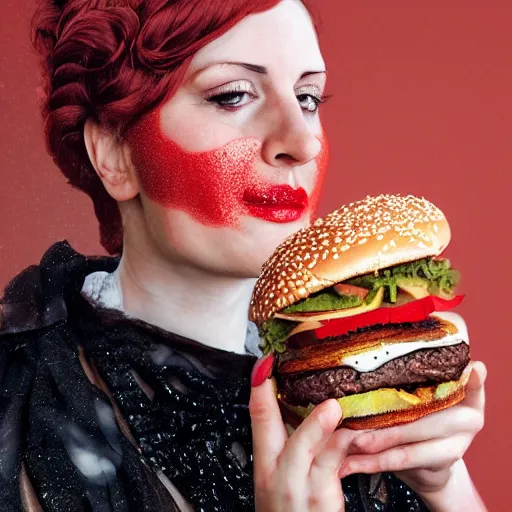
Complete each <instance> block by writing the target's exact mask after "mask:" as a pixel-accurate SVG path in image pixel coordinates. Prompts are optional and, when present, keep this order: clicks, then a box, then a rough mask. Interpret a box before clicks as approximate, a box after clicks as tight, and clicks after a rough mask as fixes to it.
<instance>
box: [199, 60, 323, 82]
mask: <svg viewBox="0 0 512 512" xmlns="http://www.w3.org/2000/svg"><path fill="white" fill-rule="evenodd" d="M226 64H227V65H229V66H240V67H242V68H245V69H248V70H249V71H254V72H255V73H260V74H262V75H266V74H268V69H267V68H266V67H265V66H259V65H258V64H249V63H248V62H237V61H223V62H212V63H210V64H208V65H206V66H204V67H203V68H201V69H199V70H198V71H196V72H195V73H194V75H196V76H197V75H198V74H199V73H202V72H203V71H206V70H207V69H209V68H210V67H213V66H219V65H226ZM319 73H327V71H326V70H325V69H322V70H318V71H305V72H304V73H302V75H300V79H302V78H304V77H306V76H308V75H316V74H319Z"/></svg>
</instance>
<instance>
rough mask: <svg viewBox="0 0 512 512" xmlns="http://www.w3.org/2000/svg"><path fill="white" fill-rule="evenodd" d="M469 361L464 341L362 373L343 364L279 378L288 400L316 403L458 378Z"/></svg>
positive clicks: (410, 355)
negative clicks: (384, 389)
mask: <svg viewBox="0 0 512 512" xmlns="http://www.w3.org/2000/svg"><path fill="white" fill-rule="evenodd" d="M469 360H470V357H469V347H468V345H467V344H466V343H460V344H458V345H453V346H451V347H441V348H431V349H423V350H418V351H416V352H412V353H411V354H407V355H405V356H402V357H398V358H396V359H393V360H392V361H389V362H388V363H386V364H384V365H382V366H381V367H379V368H377V369H376V370H374V371H372V372H358V371H357V370H354V369H353V368H349V367H347V366H343V367H339V368H332V369H329V370H322V371H315V372H303V373H296V374H291V375H285V376H278V377H277V378H278V379H279V389H280V390H281V393H282V395H283V398H284V400H285V401H286V402H288V403H289V404H293V405H309V404H310V403H311V404H315V405H316V404H319V403H320V402H323V401H324V400H327V399H328V398H341V397H343V396H347V395H353V394H356V393H365V392H367V391H373V390H375V389H379V388H394V387H402V388H407V387H410V386H412V385H415V386H414V387H417V386H418V385H420V384H422V385H431V384H437V383H441V382H448V381H450V380H457V379H459V378H460V376H461V374H462V371H463V370H464V368H465V367H466V366H467V364H468V363H469Z"/></svg>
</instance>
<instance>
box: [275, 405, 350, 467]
mask: <svg viewBox="0 0 512 512" xmlns="http://www.w3.org/2000/svg"><path fill="white" fill-rule="evenodd" d="M340 420H341V408H340V406H339V404H338V402H336V400H327V401H325V402H323V403H321V404H320V405H317V406H316V407H315V408H314V409H313V411H312V412H311V414H310V415H309V416H308V417H307V418H306V419H305V420H304V421H303V422H302V423H301V424H300V425H299V426H298V428H297V430H295V432H294V433H293V435H292V436H290V439H289V440H288V442H287V443H286V448H285V450H284V451H283V453H282V455H281V457H280V463H281V464H283V466H286V467H289V468H290V469H291V470H292V471H293V472H294V473H295V472H302V473H304V474H305V475H307V474H308V472H309V468H310V467H311V463H312V461H313V459H314V458H315V456H316V455H317V454H318V453H319V451H320V450H322V449H323V447H324V445H325V444H326V443H327V441H328V440H329V438H330V437H331V435H332V433H333V432H334V430H335V429H336V427H337V426H338V424H339V422H340Z"/></svg>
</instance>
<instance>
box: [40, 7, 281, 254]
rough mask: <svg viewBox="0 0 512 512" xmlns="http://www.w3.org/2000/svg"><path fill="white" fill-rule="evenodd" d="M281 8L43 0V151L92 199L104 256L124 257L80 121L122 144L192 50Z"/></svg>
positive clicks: (169, 88) (176, 80)
mask: <svg viewBox="0 0 512 512" xmlns="http://www.w3.org/2000/svg"><path fill="white" fill-rule="evenodd" d="M279 1H280V0H42V2H41V4H40V6H39V8H38V10H37V12H36V13H35V15H34V18H33V21H32V42H33V44H34V46H35V48H36V49H37V50H38V52H39V53H40V55H41V57H42V59H41V61H42V78H43V84H42V91H43V94H42V95H41V96H42V113H43V120H44V132H45V139H46V144H47V148H48V151H49V153H50V155H51V156H52V158H53V159H54V161H55V163H56V164H57V166H58V167H59V168H60V170H61V171H62V173H63V174H64V176H65V177H66V178H67V180H68V181H69V183H70V184H71V185H73V186H74V187H76V188H78V189H80V190H82V191H83V192H85V193H86V194H88V195H89V197H90V198H91V199H92V201H93V204H94V210H95V213H96V217H97V218H98V221H99V226H100V242H101V244H102V245H103V247H104V248H105V249H106V250H107V251H108V252H109V253H110V254H119V253H121V251H122V243H123V230H122V223H121V215H120V212H119V208H118V205H117V203H116V201H115V200H114V199H112V198H111V197H110V196H109V195H108V193H107V192H106V190H105V189H104V187H103V184H102V183H101V180H100V179H99V177H98V176H97V174H96V172H95V170H94V168H93V167H92V164H91V162H90V160H89V157H88V154H87V150H86V147H85V142H84V136H83V132H84V125H85V122H86V120H87V119H92V120H94V121H95V122H96V123H98V124H100V125H101V126H103V127H105V128H107V129H109V130H110V131H111V132H113V133H115V134H116V135H117V136H118V137H119V138H122V137H123V134H124V133H125V131H126V130H127V128H129V126H130V125H131V124H132V123H134V122H135V121H136V120H137V119H138V118H139V117H140V116H141V115H143V114H145V113H146V112H148V111H150V110H151V109H153V108H155V107H157V106H158V105H159V104H160V103H161V102H163V101H164V100H166V99H168V98H169V97H170V96H171V95H172V94H173V92H174V91H175V90H176V89H177V87H178V86H179V85H180V82H181V80H182V78H183V76H184V74H185V72H186V69H187V67H188V64H189V63H190V61H191V59H192V58H193V56H194V54H195V53H196V52H197V51H198V50H200V49H201V48H202V47H204V46H205V45H206V44H208V43H209V42H210V41H212V40H214V39H216V38H217V37H219V36H220V35H222V34H223V33H225V32H226V31H227V30H229V29H230V28H231V27H232V26H233V25H235V24H236V23H237V22H239V21H240V20H242V19H243V18H244V17H246V16H248V15H250V14H253V13H257V12H262V11H265V10H268V9H270V8H272V7H274V6H275V5H276V4H277V3H279Z"/></svg>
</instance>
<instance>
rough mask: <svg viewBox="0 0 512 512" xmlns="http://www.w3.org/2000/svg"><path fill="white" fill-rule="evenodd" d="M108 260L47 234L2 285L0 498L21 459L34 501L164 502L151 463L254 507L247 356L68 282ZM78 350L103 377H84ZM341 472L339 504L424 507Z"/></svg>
mask: <svg viewBox="0 0 512 512" xmlns="http://www.w3.org/2000/svg"><path fill="white" fill-rule="evenodd" d="M117 263H118V262H117V260H114V259H111V258H85V257H83V256H81V255H79V254H77V253H76V252H75V251H73V249H71V247H70V246H69V245H68V244H67V243H59V244H56V245H55V246H53V247H52V248H51V249H50V250H49V251H48V252H47V254H46V255H45V256H44V258H43V260H42V262H41V264H40V265H39V266H34V267H31V268H29V269H27V270H26V271H25V272H24V273H22V274H21V275H20V276H18V278H17V279H15V280H14V281H13V282H12V283H11V284H10V285H9V286H8V288H7V289H6V293H5V296H4V299H3V301H2V303H1V306H2V324H1V326H0V334H1V336H0V382H1V384H2V386H1V389H0V504H1V507H0V508H1V510H2V511H4V510H5V511H13V512H21V511H22V510H24V508H23V504H22V497H23V492H20V484H21V479H20V474H21V469H22V466H23V467H24V468H25V470H26V473H27V476H28V479H29V481H30V483H31V485H32V487H33V489H34V493H35V495H36V497H37V500H38V501H39V503H40V504H41V507H42V509H43V510H45V511H51V512H69V511H84V512H85V511H94V512H96V511H98V512H100V511H101V512H103V511H114V512H121V511H122V512H124V511H137V512H139V511H141V512H171V511H173V512H174V511H176V510H178V508H177V505H176V504H175V503H174V500H173V499H172V497H171V496H170V494H169V492H168V490H167V489H166V488H165V486H164V485H163V484H162V482H161V481H160V480H159V478H158V477H157V476H156V475H157V472H158V471H161V472H163V474H165V475H166V476H167V477H168V479H169V480H170V481H171V482H172V484H173V485H175V486H176V488H177V489H178V490H179V491H180V493H181V494H182V495H183V496H184V497H185V499H186V500H187V501H188V502H189V503H191V504H192V506H193V507H194V509H195V510H197V511H199V510H204V511H219V512H224V511H226V512H228V511H235V510H236V511H242V512H243V511H246V510H247V511H248V510H254V505H253V488H252V447H251V432H250V421H249V413H248V406H247V404H248V400H249V393H250V387H249V375H250V371H251V368H252V365H253V364H254V361H255V358H254V357H253V356H251V355H241V354H233V353H229V352H224V351H221V350H218V349H213V348H210V347H206V346H204V345H202V344H199V343H197V342H194V341H192V340H188V339H185V338H182V337H179V336H176V335H173V334H171V333H168V332H165V331H162V330H160V329H157V328H154V327H152V326H150V325H148V324H145V323H143V322H140V321H136V320H133V319H128V318H126V317H124V316H123V315H122V313H120V312H116V311H112V310H104V309H99V308H97V307H93V306H92V305H91V303H89V302H88V301H87V300H85V299H84V298H83V297H82V296H81V294H80V289H81V286H82V284H83V282H84V279H85V277H86V276H87V275H89V274H90V273H92V272H96V271H105V272H112V271H113V270H114V269H115V268H116V266H117ZM79 347H80V349H79ZM81 351H83V353H84V354H86V357H87V360H88V361H89V362H90V364H91V367H92V368H94V370H95V371H96V372H97V374H98V376H99V378H100V379H101V380H102V382H103V383H104V385H105V388H104V390H103V391H102V390H100V389H99V388H98V387H96V386H95V385H93V384H92V383H91V381H90V380H89V379H88V378H87V376H86V374H85V372H84V368H83V366H82V364H81V362H80V353H81ZM105 390H108V391H105ZM123 425H124V427H123ZM126 428H128V431H126ZM342 484H343V489H344V492H345V497H346V509H347V511H348V512H360V511H361V512H368V511H382V512H384V511H391V510H396V511H425V510H427V509H426V508H425V506H424V505H422V504H421V502H420V500H419V499H418V498H417V497H416V496H414V494H413V493H412V492H411V491H410V490H409V489H408V488H407V487H406V486H405V485H404V484H402V483H401V482H400V481H399V480H398V479H397V478H396V477H395V476H393V475H391V474H384V475H379V476H373V477H367V476H364V475H354V476H352V477H349V478H347V479H345V480H343V483H342Z"/></svg>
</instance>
